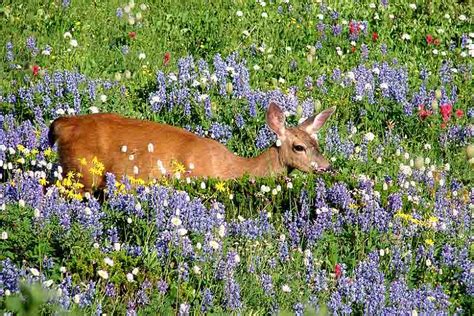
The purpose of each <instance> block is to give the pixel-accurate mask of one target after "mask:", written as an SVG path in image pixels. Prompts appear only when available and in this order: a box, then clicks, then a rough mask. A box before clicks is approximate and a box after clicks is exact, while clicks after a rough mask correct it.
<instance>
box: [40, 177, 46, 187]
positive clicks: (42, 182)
mask: <svg viewBox="0 0 474 316" xmlns="http://www.w3.org/2000/svg"><path fill="white" fill-rule="evenodd" d="M39 184H40V185H42V186H45V185H47V184H48V181H46V178H41V179H39Z"/></svg>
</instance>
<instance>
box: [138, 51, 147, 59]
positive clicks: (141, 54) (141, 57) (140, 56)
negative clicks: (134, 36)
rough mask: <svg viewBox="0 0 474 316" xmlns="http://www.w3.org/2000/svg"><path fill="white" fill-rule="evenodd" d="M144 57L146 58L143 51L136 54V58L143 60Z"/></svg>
mask: <svg viewBox="0 0 474 316" xmlns="http://www.w3.org/2000/svg"><path fill="white" fill-rule="evenodd" d="M145 58H146V55H145V53H140V54H138V59H140V60H143V59H145Z"/></svg>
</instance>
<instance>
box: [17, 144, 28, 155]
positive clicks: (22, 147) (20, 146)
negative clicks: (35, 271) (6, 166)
mask: <svg viewBox="0 0 474 316" xmlns="http://www.w3.org/2000/svg"><path fill="white" fill-rule="evenodd" d="M16 148H17V149H18V151H19V152H21V153H22V152H24V151H25V149H26V148H25V146H23V145H22V144H18V145H16Z"/></svg>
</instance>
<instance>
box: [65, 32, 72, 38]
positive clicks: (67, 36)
mask: <svg viewBox="0 0 474 316" xmlns="http://www.w3.org/2000/svg"><path fill="white" fill-rule="evenodd" d="M63 37H64V38H65V39H69V38H72V35H71V33H70V32H66V33H64V34H63Z"/></svg>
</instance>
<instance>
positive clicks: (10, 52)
mask: <svg viewBox="0 0 474 316" xmlns="http://www.w3.org/2000/svg"><path fill="white" fill-rule="evenodd" d="M5 47H6V49H7V54H6V59H7V61H9V62H12V61H13V60H14V59H15V55H14V54H13V44H12V42H10V41H8V42H7V44H6V45H5Z"/></svg>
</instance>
